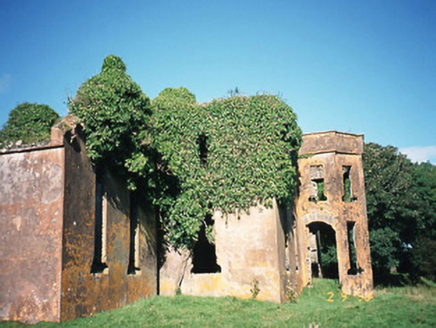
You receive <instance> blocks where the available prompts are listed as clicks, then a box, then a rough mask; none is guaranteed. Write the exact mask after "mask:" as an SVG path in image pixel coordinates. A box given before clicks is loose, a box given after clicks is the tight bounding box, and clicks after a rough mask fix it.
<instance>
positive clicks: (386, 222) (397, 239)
mask: <svg viewBox="0 0 436 328" xmlns="http://www.w3.org/2000/svg"><path fill="white" fill-rule="evenodd" d="M363 164H364V165H363V168H364V174H365V190H366V200H367V211H368V226H369V231H370V243H371V256H372V263H373V267H374V274H375V276H376V278H377V277H380V279H382V277H384V276H386V275H388V274H389V270H390V269H391V268H397V267H398V265H399V264H400V258H401V257H402V255H403V254H402V252H403V247H404V245H406V244H408V243H410V242H411V241H412V238H413V236H412V234H411V233H410V232H411V231H412V230H411V229H413V226H414V225H415V222H416V218H415V216H414V213H413V211H412V210H411V205H412V195H411V188H412V163H411V162H410V161H409V160H408V159H407V158H406V157H405V156H404V155H401V154H399V153H398V151H397V149H396V148H394V147H392V146H387V147H382V146H380V145H378V144H374V143H367V144H365V154H364V161H363Z"/></svg>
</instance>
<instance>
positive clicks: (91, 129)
mask: <svg viewBox="0 0 436 328" xmlns="http://www.w3.org/2000/svg"><path fill="white" fill-rule="evenodd" d="M125 71H126V66H125V65H124V63H123V61H122V60H121V58H119V57H117V56H108V57H107V58H105V60H104V63H103V66H102V71H101V73H100V74H97V75H96V76H94V77H92V78H90V79H89V80H87V81H86V82H85V83H83V84H82V86H81V87H80V88H79V90H78V91H77V95H76V97H75V98H74V99H70V103H69V106H70V112H71V113H72V114H74V115H76V116H78V117H79V118H80V119H81V120H82V121H83V123H84V125H85V135H86V146H87V149H88V154H89V157H90V159H91V160H92V162H93V163H94V164H95V165H96V166H97V167H98V166H99V165H100V164H103V163H105V164H108V165H109V166H111V167H113V168H116V169H117V170H118V172H119V173H120V174H122V175H123V176H125V177H126V178H127V180H128V182H129V187H130V188H131V189H136V188H137V187H138V184H139V183H138V181H139V180H141V179H146V180H145V181H146V182H144V184H146V183H147V182H148V183H149V184H151V185H152V186H153V185H154V183H152V182H151V181H152V179H147V178H148V177H150V176H151V175H152V174H154V173H155V164H154V161H153V160H152V157H153V152H152V150H151V149H150V147H149V145H150V142H151V139H150V135H149V132H148V127H149V121H150V116H151V108H150V100H149V99H148V97H147V96H146V95H145V94H144V93H143V92H142V90H141V88H140V87H139V85H137V84H136V83H135V82H133V81H132V79H131V77H130V76H129V75H127V74H126V72H125Z"/></svg>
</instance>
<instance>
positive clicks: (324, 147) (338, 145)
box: [299, 131, 363, 156]
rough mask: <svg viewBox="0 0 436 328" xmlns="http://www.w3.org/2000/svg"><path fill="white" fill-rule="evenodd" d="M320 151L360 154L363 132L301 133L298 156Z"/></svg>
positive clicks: (361, 151) (320, 152)
mask: <svg viewBox="0 0 436 328" xmlns="http://www.w3.org/2000/svg"><path fill="white" fill-rule="evenodd" d="M322 153H340V154H354V155H361V154H362V153H363V134H353V133H346V132H338V131H326V132H315V133H307V134H303V144H302V146H301V148H300V152H299V154H300V156H301V155H314V154H322Z"/></svg>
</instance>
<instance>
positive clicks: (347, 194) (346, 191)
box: [342, 166, 357, 203]
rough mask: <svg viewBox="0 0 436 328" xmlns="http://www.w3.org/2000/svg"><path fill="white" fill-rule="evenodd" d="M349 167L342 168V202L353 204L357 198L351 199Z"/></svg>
mask: <svg viewBox="0 0 436 328" xmlns="http://www.w3.org/2000/svg"><path fill="white" fill-rule="evenodd" d="M350 173H351V166H342V176H343V179H342V182H343V186H344V195H343V196H342V200H343V201H344V202H346V203H350V202H353V201H355V200H357V197H353V192H352V187H351V176H350Z"/></svg>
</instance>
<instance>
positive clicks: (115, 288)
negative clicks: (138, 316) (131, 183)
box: [0, 120, 157, 323]
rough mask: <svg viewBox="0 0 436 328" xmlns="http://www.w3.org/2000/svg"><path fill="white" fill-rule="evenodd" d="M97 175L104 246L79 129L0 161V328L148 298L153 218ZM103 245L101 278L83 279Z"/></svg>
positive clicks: (120, 184)
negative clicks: (101, 191)
mask: <svg viewBox="0 0 436 328" xmlns="http://www.w3.org/2000/svg"><path fill="white" fill-rule="evenodd" d="M72 122H73V123H74V124H75V122H74V120H73V121H72ZM66 123H68V121H66ZM66 123H65V121H64V123H63V124H60V125H59V126H64V125H66ZM67 125H68V124H67ZM101 172H102V173H101V181H103V182H104V183H103V185H104V201H103V199H102V201H103V203H100V205H101V204H104V209H103V206H101V209H102V212H101V213H102V214H103V215H104V217H105V223H104V227H101V228H100V230H101V231H102V230H104V231H105V233H104V236H105V238H104V239H105V240H104V242H103V238H102V237H101V236H100V237H99V236H98V234H97V233H96V232H97V230H96V208H97V207H98V206H97V207H96V204H97V201H96V198H97V195H96V174H95V172H94V169H93V167H92V166H91V163H90V161H89V160H88V157H87V151H86V148H85V144H84V142H83V138H82V137H81V129H80V126H77V127H75V128H72V129H69V130H68V131H66V132H65V131H62V130H61V129H60V128H54V129H53V130H52V142H51V144H50V145H49V146H46V147H39V148H30V149H21V150H9V151H7V152H5V153H1V154H0V181H1V183H0V229H1V230H0V320H16V321H22V322H28V323H34V322H38V321H63V320H70V319H75V318H77V317H80V316H87V315H91V314H94V313H96V312H99V311H104V310H109V309H113V308H117V307H120V306H123V305H126V304H128V303H130V302H133V301H136V300H138V299H139V298H143V297H149V296H152V295H156V292H157V223H156V215H155V211H154V210H153V209H152V208H151V206H149V204H146V203H145V202H144V200H143V199H141V197H135V198H134V199H135V201H134V202H133V201H132V198H133V197H131V194H130V192H129V191H128V189H127V187H126V184H125V182H124V181H123V180H122V179H120V178H119V177H117V176H116V175H114V174H112V173H111V172H110V171H109V170H108V169H102V170H101ZM102 197H103V196H102ZM132 213H135V215H134V217H135V218H136V219H135V222H136V223H135V224H134V227H136V229H134V230H132V229H131V227H130V224H131V217H132V216H133V214H132ZM100 234H101V233H100ZM131 234H132V236H133V235H134V236H135V237H134V238H131ZM97 241H99V242H97ZM98 244H99V245H98ZM103 244H104V252H103V253H104V262H105V265H106V266H107V268H106V269H105V270H100V271H98V270H93V272H91V268H92V267H93V263H94V262H95V261H94V258H95V257H96V256H95V254H94V253H95V252H96V249H100V250H101V249H102V247H103V246H102V245H103ZM100 253H101V252H100ZM131 254H132V256H131ZM93 268H95V267H93Z"/></svg>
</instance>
